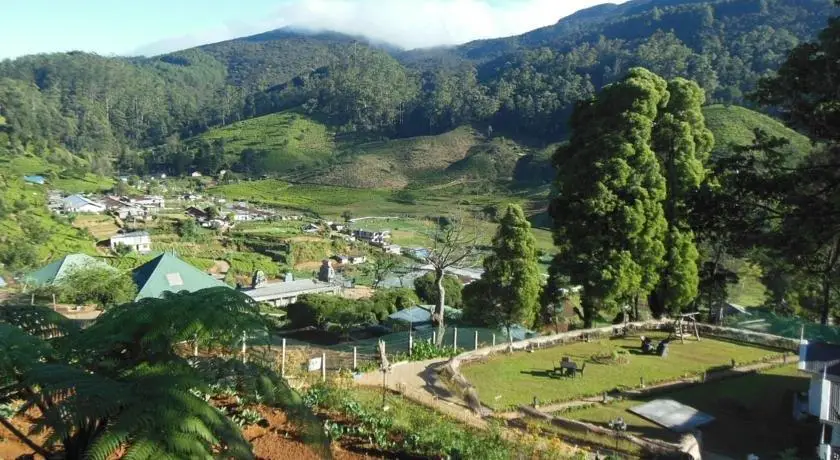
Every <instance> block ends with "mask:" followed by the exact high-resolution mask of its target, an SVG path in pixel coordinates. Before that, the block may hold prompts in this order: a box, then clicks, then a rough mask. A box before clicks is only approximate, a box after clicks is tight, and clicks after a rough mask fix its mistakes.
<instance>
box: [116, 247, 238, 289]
mask: <svg viewBox="0 0 840 460" xmlns="http://www.w3.org/2000/svg"><path fill="white" fill-rule="evenodd" d="M132 278H134V283H135V284H136V285H137V298H136V299H135V300H140V299H147V298H156V299H157V298H161V297H163V293H164V292H181V291H188V292H195V291H200V290H202V289H206V288H211V287H219V286H226V287H230V286H228V285H227V284H225V283H223V282H221V281H219V280H217V279H215V278H213V277H212V276H210V275H208V274H207V273H204V272H203V271H201V270H199V269H197V268H195V267H193V266H192V265H190V264H188V263H186V262H184V261H183V260H181V259H179V258H178V257H177V256H175V255H174V254H170V253H163V254H161V255H159V256H157V257H155V258H154V259H152V260H150V261H148V262H146V263H145V264H143V265H141V266H139V267H137V268H135V269H134V271H133V272H132Z"/></svg>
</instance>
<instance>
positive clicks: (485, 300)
mask: <svg viewBox="0 0 840 460" xmlns="http://www.w3.org/2000/svg"><path fill="white" fill-rule="evenodd" d="M491 247H492V253H491V254H490V255H489V256H487V257H486V258H485V259H484V275H483V276H482V278H481V280H479V281H476V282H474V283H472V284H470V285H469V286H468V289H465V290H464V315H465V317H468V318H473V319H475V320H478V321H480V323H484V324H488V325H492V326H502V327H505V328H507V332H508V337H509V340H510V343H513V337H512V335H511V334H510V328H511V327H512V326H515V325H518V324H522V325H524V326H526V327H530V326H531V325H533V324H534V322H535V320H536V316H537V311H538V306H539V296H540V285H541V284H542V283H541V278H542V277H541V276H540V272H539V268H538V267H537V249H536V241H535V240H534V235H533V234H532V233H531V224H530V223H528V220H527V219H526V218H525V214H524V213H523V212H522V208H520V207H519V206H517V205H509V206H508V208H507V210H506V211H505V215H504V216H503V217H502V219H501V221H500V223H499V229H498V231H497V232H496V235H495V236H494V237H493V241H492V244H491Z"/></svg>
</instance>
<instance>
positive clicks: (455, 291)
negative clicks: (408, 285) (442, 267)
mask: <svg viewBox="0 0 840 460" xmlns="http://www.w3.org/2000/svg"><path fill="white" fill-rule="evenodd" d="M443 289H444V290H445V291H446V292H445V294H444V295H445V298H444V303H445V304H446V305H447V306H450V307H452V308H461V306H462V304H463V301H462V296H461V294H462V291H463V289H464V287H463V285H462V284H461V280H459V279H458V278H457V277H455V276H452V275H444V276H443ZM414 290H415V291H416V292H417V296H418V297H419V298H420V299H421V300H423V301H424V302H427V303H429V304H431V305H434V304H436V303H437V300H438V292H437V286H436V285H435V275H434V273H431V272H429V273H426V274H425V275H423V276H421V277H420V278H417V279H415V280H414Z"/></svg>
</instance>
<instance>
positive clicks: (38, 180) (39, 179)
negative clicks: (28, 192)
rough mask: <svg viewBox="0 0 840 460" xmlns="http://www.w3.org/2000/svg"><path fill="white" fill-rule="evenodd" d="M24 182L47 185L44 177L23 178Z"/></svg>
mask: <svg viewBox="0 0 840 460" xmlns="http://www.w3.org/2000/svg"><path fill="white" fill-rule="evenodd" d="M23 181H24V182H26V183H27V184H35V185H44V184H46V183H47V181H46V179H44V176H37V175H36V176H23Z"/></svg>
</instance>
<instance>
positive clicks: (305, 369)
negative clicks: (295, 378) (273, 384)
mask: <svg viewBox="0 0 840 460" xmlns="http://www.w3.org/2000/svg"><path fill="white" fill-rule="evenodd" d="M435 340H437V329H432V328H429V329H421V330H415V331H410V332H409V331H404V332H394V333H391V334H386V335H383V336H380V337H373V338H369V339H364V340H356V341H351V342H345V343H340V344H337V345H329V346H324V345H318V344H312V343H308V342H303V341H299V340H294V339H284V338H277V337H274V338H272V339H270V343H269V342H265V341H263V342H262V343H260V342H254V343H253V344H251V345H254V346H261V347H263V348H266V349H270V350H273V352H274V353H275V354H276V355H277V359H278V360H279V362H285V367H284V370H285V374H286V375H300V374H301V373H303V374H313V373H317V372H322V373H324V374H326V373H328V372H329V373H335V372H340V371H366V370H373V369H375V368H377V367H378V366H379V364H380V355H379V342H380V341H382V342H384V343H385V354H386V356H387V358H388V360H389V362H391V363H394V362H398V361H404V360H406V359H407V358H408V357H409V356H410V355H411V350H412V349H413V348H414V346H415V344H417V343H420V342H432V343H434V342H435ZM506 340H507V338H506V336H505V335H504V334H503V333H502V332H500V331H494V330H492V329H485V328H473V327H467V328H461V327H458V328H455V327H451V328H446V329H445V330H444V333H443V339H442V346H443V347H444V348H450V349H451V348H453V347H454V348H455V349H456V350H457V351H466V350H477V349H480V348H483V347H488V346H493V345H495V344H497V343H505V342H506ZM284 356H285V358H284ZM324 378H326V375H324Z"/></svg>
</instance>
